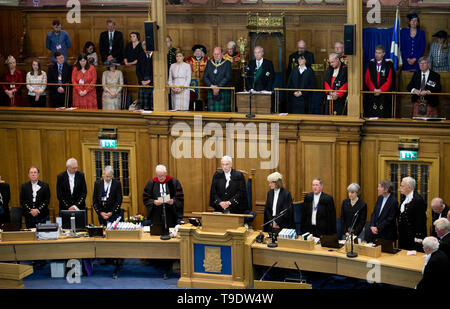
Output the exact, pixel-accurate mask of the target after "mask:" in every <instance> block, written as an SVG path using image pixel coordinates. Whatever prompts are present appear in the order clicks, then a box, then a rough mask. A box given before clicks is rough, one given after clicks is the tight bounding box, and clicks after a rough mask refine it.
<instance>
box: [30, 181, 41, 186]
mask: <svg viewBox="0 0 450 309" xmlns="http://www.w3.org/2000/svg"><path fill="white" fill-rule="evenodd" d="M38 181H39V180H36V181H35V182H33V181H31V184H32V185H37V183H38Z"/></svg>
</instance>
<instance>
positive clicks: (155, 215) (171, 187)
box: [143, 177, 184, 227]
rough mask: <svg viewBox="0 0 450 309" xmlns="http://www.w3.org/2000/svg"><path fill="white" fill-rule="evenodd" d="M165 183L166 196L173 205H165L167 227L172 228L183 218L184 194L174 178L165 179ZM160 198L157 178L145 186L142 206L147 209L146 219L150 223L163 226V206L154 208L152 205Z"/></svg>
mask: <svg viewBox="0 0 450 309" xmlns="http://www.w3.org/2000/svg"><path fill="white" fill-rule="evenodd" d="M166 180H167V182H166V183H165V184H166V186H165V188H166V190H168V191H167V194H170V198H171V199H173V204H172V205H169V204H165V208H166V220H167V226H168V227H174V226H175V225H177V224H178V222H179V220H181V219H182V218H183V213H184V194H183V188H182V187H181V183H180V182H179V181H178V179H176V178H172V177H167V179H166ZM158 197H161V189H160V183H159V182H158V178H157V177H155V178H153V179H152V180H150V181H149V182H147V184H146V185H145V188H144V194H143V198H144V205H145V207H146V209H147V219H148V220H150V221H151V223H152V224H153V223H155V224H164V219H163V205H160V206H156V205H155V204H154V201H155V200H158Z"/></svg>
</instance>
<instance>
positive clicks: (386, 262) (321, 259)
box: [252, 243, 425, 288]
mask: <svg viewBox="0 0 450 309" xmlns="http://www.w3.org/2000/svg"><path fill="white" fill-rule="evenodd" d="M330 250H331V251H330ZM252 254H253V265H264V266H271V265H272V264H273V263H274V262H276V261H277V262H278V264H277V267H282V268H289V269H296V268H295V265H294V261H295V262H297V264H298V266H299V267H300V269H301V270H307V271H315V272H323V273H329V274H335V275H341V276H348V277H354V278H360V279H367V275H368V273H369V271H371V270H372V269H373V268H374V263H375V264H376V263H378V265H379V267H380V268H379V269H380V272H379V274H380V278H379V279H380V282H382V283H388V284H393V285H398V286H403V287H409V288H414V287H415V286H416V285H417V283H418V282H419V281H420V279H421V278H422V268H423V265H424V262H425V258H424V254H423V253H420V252H417V255H416V256H407V255H406V251H405V250H402V251H401V252H399V253H397V254H389V253H382V254H381V256H380V257H379V258H377V259H374V258H370V257H365V256H358V257H356V258H353V259H351V258H348V257H347V255H346V253H345V251H344V249H343V248H341V249H339V250H337V249H328V248H322V247H321V246H320V245H316V246H315V247H314V249H313V250H300V249H288V248H282V247H276V248H268V247H267V245H266V244H259V243H253V245H252ZM370 263H372V265H370ZM369 278H372V279H374V277H372V276H370V277H369Z"/></svg>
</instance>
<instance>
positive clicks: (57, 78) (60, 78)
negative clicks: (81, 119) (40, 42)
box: [47, 51, 72, 107]
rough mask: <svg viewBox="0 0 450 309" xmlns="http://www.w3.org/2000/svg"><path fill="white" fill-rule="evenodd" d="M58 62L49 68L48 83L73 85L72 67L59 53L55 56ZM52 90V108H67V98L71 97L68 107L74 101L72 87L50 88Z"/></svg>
mask: <svg viewBox="0 0 450 309" xmlns="http://www.w3.org/2000/svg"><path fill="white" fill-rule="evenodd" d="M54 56H55V59H56V62H55V63H54V64H52V65H51V66H50V67H49V68H48V78H47V81H48V83H50V84H71V83H72V66H71V65H70V64H68V63H67V62H66V60H65V58H64V55H63V54H62V53H61V52H59V51H57V52H55V54H54ZM48 87H49V88H50V106H52V107H63V106H65V102H66V96H69V97H68V98H67V99H68V107H70V104H71V103H70V102H71V101H72V100H71V98H72V91H71V87H66V86H62V85H61V86H48Z"/></svg>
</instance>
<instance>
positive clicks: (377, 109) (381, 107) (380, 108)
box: [364, 45, 395, 118]
mask: <svg viewBox="0 0 450 309" xmlns="http://www.w3.org/2000/svg"><path fill="white" fill-rule="evenodd" d="M384 55H385V49H384V46H383V45H378V46H377V47H375V58H374V59H372V60H370V62H369V65H368V66H367V70H366V74H365V75H364V81H365V83H366V87H367V89H368V90H369V91H375V93H374V94H367V95H365V96H364V117H379V118H390V117H392V96H391V95H390V94H382V92H386V91H393V90H394V87H393V86H394V81H395V69H394V65H393V63H392V61H387V60H385V59H384Z"/></svg>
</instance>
